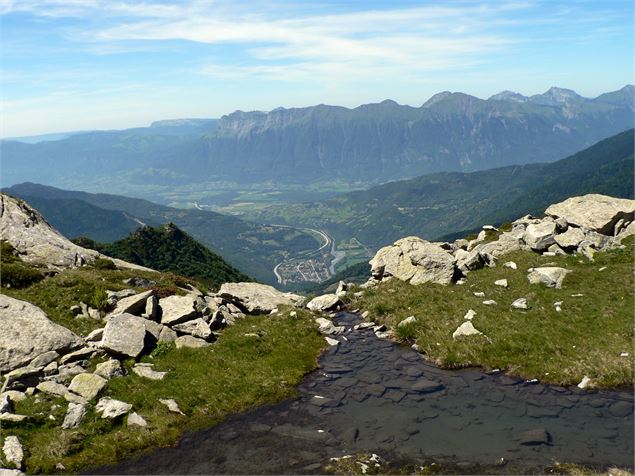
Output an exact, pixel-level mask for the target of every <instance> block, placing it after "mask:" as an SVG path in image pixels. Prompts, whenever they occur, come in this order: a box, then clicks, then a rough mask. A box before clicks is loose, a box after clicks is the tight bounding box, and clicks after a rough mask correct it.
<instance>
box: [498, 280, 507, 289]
mask: <svg viewBox="0 0 635 476" xmlns="http://www.w3.org/2000/svg"><path fill="white" fill-rule="evenodd" d="M494 285H496V286H500V287H502V288H506V287H508V286H509V283H507V280H506V279H498V280H496V281H494Z"/></svg>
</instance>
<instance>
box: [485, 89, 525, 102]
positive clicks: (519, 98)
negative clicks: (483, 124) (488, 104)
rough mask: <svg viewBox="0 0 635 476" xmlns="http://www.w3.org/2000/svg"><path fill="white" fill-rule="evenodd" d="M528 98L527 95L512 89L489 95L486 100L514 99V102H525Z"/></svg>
mask: <svg viewBox="0 0 635 476" xmlns="http://www.w3.org/2000/svg"><path fill="white" fill-rule="evenodd" d="M528 99H529V98H528V97H527V96H523V95H522V94H520V93H517V92H514V91H509V90H505V91H501V92H500V93H497V94H494V95H493V96H490V97H489V98H488V100H494V101H515V102H526V101H527V100H528Z"/></svg>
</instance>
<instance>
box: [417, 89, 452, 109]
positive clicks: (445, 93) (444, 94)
mask: <svg viewBox="0 0 635 476" xmlns="http://www.w3.org/2000/svg"><path fill="white" fill-rule="evenodd" d="M450 96H452V93H451V92H450V91H441V92H440V93H436V94H435V95H434V96H432V97H431V98H430V99H428V100H427V101H426V102H424V103H423V106H421V107H430V106H432V105H433V104H436V103H438V102H440V101H443V100H444V99H447V98H448V97H450Z"/></svg>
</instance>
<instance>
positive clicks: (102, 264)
mask: <svg viewBox="0 0 635 476" xmlns="http://www.w3.org/2000/svg"><path fill="white" fill-rule="evenodd" d="M93 266H94V267H95V269H117V266H116V265H115V262H114V261H113V260H111V259H108V258H97V259H96V260H95V261H94V262H93Z"/></svg>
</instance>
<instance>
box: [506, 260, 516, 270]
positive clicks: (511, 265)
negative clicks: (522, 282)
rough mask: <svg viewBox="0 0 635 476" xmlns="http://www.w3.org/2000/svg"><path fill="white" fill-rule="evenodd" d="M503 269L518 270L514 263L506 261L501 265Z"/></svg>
mask: <svg viewBox="0 0 635 476" xmlns="http://www.w3.org/2000/svg"><path fill="white" fill-rule="evenodd" d="M503 267H505V268H510V269H518V265H517V264H516V263H514V262H513V261H507V262H506V263H503Z"/></svg>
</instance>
